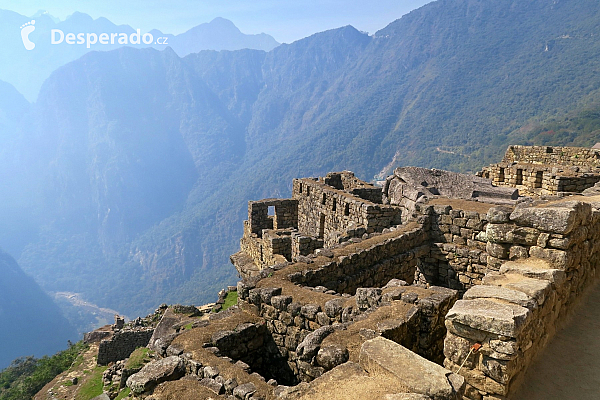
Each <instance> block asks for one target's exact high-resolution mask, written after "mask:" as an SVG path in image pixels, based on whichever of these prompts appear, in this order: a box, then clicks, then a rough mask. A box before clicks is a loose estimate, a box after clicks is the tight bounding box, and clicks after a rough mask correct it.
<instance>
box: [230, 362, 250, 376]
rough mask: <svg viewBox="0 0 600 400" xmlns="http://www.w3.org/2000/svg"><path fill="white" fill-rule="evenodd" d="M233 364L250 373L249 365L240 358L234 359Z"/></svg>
mask: <svg viewBox="0 0 600 400" xmlns="http://www.w3.org/2000/svg"><path fill="white" fill-rule="evenodd" d="M233 365H235V366H236V367H238V368H240V369H242V370H243V371H245V372H247V373H250V371H251V370H250V366H249V365H248V364H246V363H245V362H243V361H242V360H238V361H236V362H235V364H233Z"/></svg>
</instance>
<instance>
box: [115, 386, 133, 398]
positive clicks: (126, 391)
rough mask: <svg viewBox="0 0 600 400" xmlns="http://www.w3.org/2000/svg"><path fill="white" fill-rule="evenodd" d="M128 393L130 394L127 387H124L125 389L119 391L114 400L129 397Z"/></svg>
mask: <svg viewBox="0 0 600 400" xmlns="http://www.w3.org/2000/svg"><path fill="white" fill-rule="evenodd" d="M130 393H131V389H129V388H128V387H126V388H125V389H123V390H121V392H120V393H119V395H118V396H117V397H116V398H115V400H123V399H124V398H125V397H127V396H129V394H130Z"/></svg>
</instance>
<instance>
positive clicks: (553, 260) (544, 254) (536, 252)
mask: <svg viewBox="0 0 600 400" xmlns="http://www.w3.org/2000/svg"><path fill="white" fill-rule="evenodd" d="M529 255H530V256H531V257H534V258H539V259H542V260H545V261H547V262H548V263H549V264H550V265H551V266H552V267H554V268H556V269H562V270H566V269H568V267H569V254H568V253H567V252H566V251H563V250H555V249H544V248H541V247H538V246H531V248H530V249H529Z"/></svg>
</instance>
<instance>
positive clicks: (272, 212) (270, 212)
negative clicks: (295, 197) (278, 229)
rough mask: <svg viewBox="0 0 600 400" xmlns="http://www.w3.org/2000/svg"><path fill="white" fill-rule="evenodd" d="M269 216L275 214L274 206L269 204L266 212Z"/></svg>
mask: <svg viewBox="0 0 600 400" xmlns="http://www.w3.org/2000/svg"><path fill="white" fill-rule="evenodd" d="M267 214H268V215H269V216H274V215H275V206H269V212H268V213H267Z"/></svg>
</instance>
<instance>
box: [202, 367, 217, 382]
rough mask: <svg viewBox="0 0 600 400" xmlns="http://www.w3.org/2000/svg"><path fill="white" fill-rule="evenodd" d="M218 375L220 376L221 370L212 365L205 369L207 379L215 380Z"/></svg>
mask: <svg viewBox="0 0 600 400" xmlns="http://www.w3.org/2000/svg"><path fill="white" fill-rule="evenodd" d="M217 375H219V368H217V367H212V366H210V365H208V366H206V367H204V376H205V377H206V378H211V379H214V378H215V377H216V376H217Z"/></svg>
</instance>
